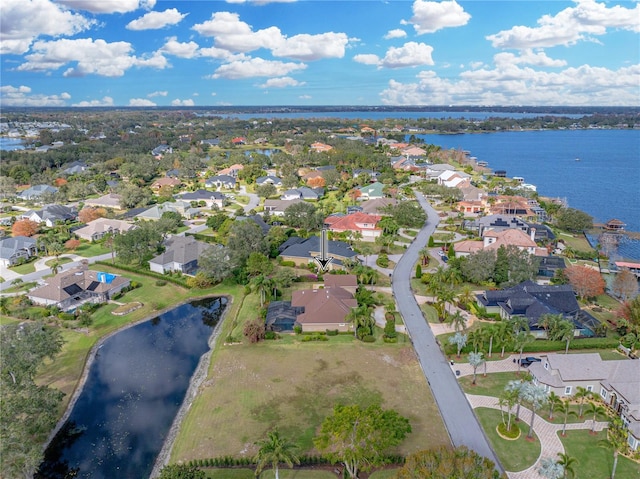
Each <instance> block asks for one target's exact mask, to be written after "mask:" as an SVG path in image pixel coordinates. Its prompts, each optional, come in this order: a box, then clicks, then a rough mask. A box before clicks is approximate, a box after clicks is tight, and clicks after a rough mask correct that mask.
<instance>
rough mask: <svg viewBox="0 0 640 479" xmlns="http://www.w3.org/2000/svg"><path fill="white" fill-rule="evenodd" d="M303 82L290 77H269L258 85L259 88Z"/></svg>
mask: <svg viewBox="0 0 640 479" xmlns="http://www.w3.org/2000/svg"><path fill="white" fill-rule="evenodd" d="M304 84H305V82H299V81H298V80H296V79H294V78H291V77H279V78H269V79H268V80H267V81H266V82H264V83H263V84H261V85H258V86H259V87H260V88H286V87H289V86H301V85H304Z"/></svg>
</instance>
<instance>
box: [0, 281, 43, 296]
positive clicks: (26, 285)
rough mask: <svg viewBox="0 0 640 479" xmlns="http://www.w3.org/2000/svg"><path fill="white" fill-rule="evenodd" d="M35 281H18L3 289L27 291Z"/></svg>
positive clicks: (10, 291)
mask: <svg viewBox="0 0 640 479" xmlns="http://www.w3.org/2000/svg"><path fill="white" fill-rule="evenodd" d="M37 284H38V283H36V282H35V281H29V282H27V283H18V284H16V285H15V286H11V287H10V288H7V289H5V290H4V292H5V293H19V292H20V291H27V290H28V289H31V288H33V287H34V286H35V285H37Z"/></svg>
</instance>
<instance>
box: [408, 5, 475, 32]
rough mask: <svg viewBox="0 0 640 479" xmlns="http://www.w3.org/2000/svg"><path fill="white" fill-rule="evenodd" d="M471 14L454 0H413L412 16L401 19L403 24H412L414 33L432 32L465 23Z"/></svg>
mask: <svg viewBox="0 0 640 479" xmlns="http://www.w3.org/2000/svg"><path fill="white" fill-rule="evenodd" d="M470 18H471V15H469V14H468V13H467V12H465V11H464V8H462V7H461V6H460V5H458V3H456V1H455V0H451V1H444V2H429V1H424V0H415V2H414V3H413V17H411V19H410V20H408V21H407V20H403V21H402V24H404V25H413V28H414V29H415V31H416V33H417V34H419V35H422V34H423V33H434V32H437V31H438V30H442V29H443V28H448V27H461V26H463V25H466V24H467V22H468V21H469V19H470Z"/></svg>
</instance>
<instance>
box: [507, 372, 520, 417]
mask: <svg viewBox="0 0 640 479" xmlns="http://www.w3.org/2000/svg"><path fill="white" fill-rule="evenodd" d="M523 386H524V383H523V382H522V380H520V379H514V380H511V381H509V382H508V383H507V385H506V386H505V387H504V391H505V394H506V395H507V397H509V398H510V399H511V400H512V401H513V405H516V406H517V408H516V421H518V420H519V419H520V404H521V403H522V388H523Z"/></svg>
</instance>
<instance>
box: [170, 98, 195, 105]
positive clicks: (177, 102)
mask: <svg viewBox="0 0 640 479" xmlns="http://www.w3.org/2000/svg"><path fill="white" fill-rule="evenodd" d="M171 106H195V103H194V101H193V100H192V99H191V98H188V99H186V100H180V99H178V98H176V99H175V100H172V101H171Z"/></svg>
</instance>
